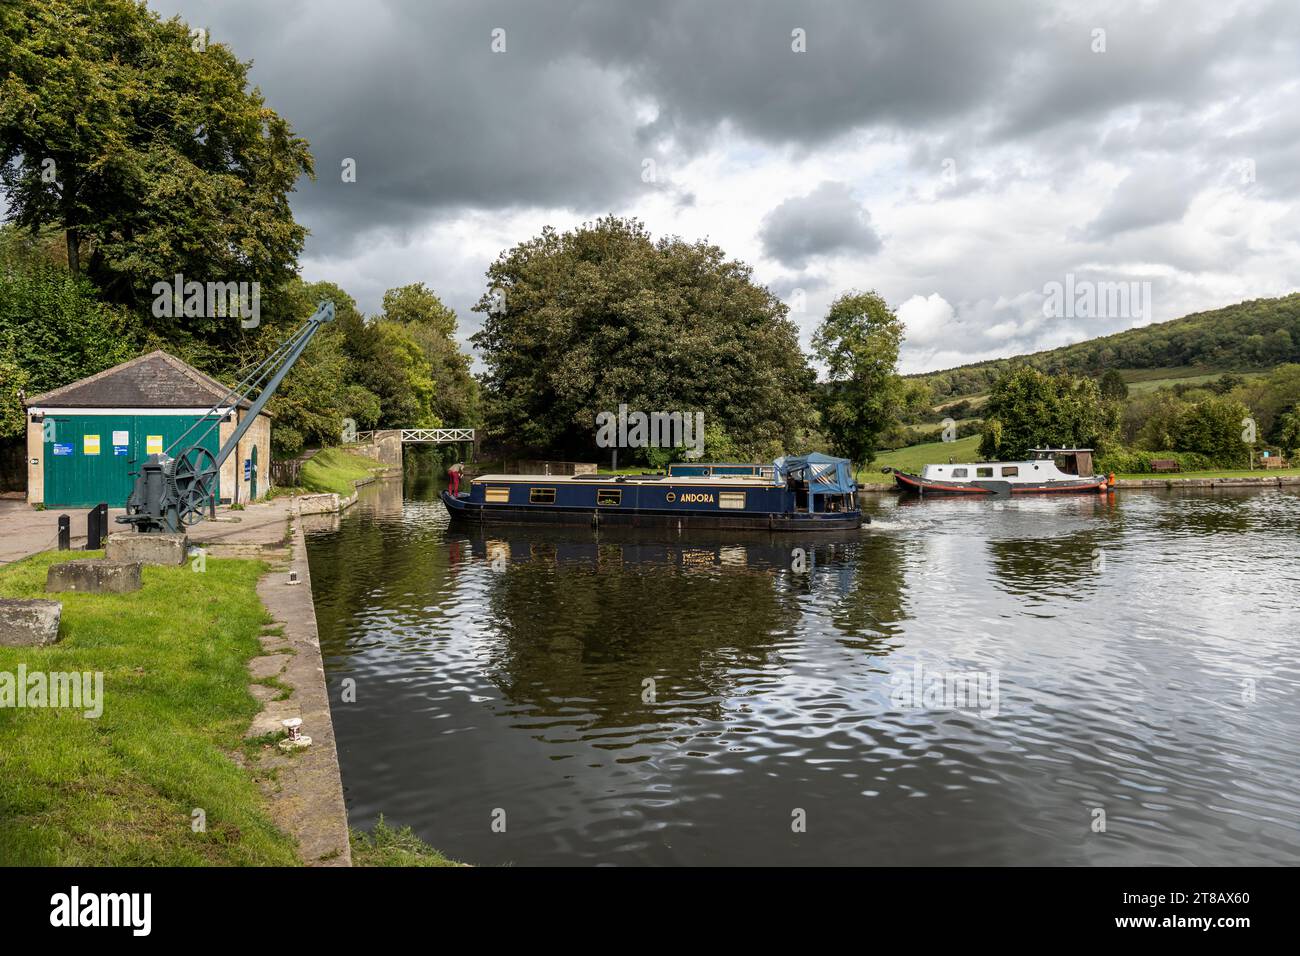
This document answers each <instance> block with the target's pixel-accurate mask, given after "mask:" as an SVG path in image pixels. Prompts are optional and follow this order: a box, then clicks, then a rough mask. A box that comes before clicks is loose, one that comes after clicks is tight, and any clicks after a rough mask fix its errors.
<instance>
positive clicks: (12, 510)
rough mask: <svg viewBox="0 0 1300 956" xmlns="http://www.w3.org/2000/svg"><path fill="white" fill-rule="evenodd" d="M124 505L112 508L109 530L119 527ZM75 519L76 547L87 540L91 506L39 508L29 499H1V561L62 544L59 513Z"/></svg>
mask: <svg viewBox="0 0 1300 956" xmlns="http://www.w3.org/2000/svg"><path fill="white" fill-rule="evenodd" d="M122 513H123V512H122V509H121V508H110V509H108V530H109V531H110V532H112V531H116V530H117V527H116V526H115V523H114V521H113V519H114V518H116V517H117V516H118V515H120V514H122ZM62 514H66V515H67V516H68V517H69V518H71V519H72V521H71V531H72V547H73V548H74V549H79V548H82V547H84V546H85V544H86V518H87V515H89V514H90V509H89V508H60V509H56V510H53V511H37V510H35V509H34V508H32V506H31V505H29V504H27V502H25V501H14V500H12V499H8V498H6V499H0V564H9V563H10V562H12V561H18V560H21V559H22V558H25V557H27V556H28V555H31V554H37V553H38V552H41V551H50V550H52V549H54V548H57V547H58V546H59V515H62Z"/></svg>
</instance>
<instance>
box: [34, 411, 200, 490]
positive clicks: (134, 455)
mask: <svg viewBox="0 0 1300 956" xmlns="http://www.w3.org/2000/svg"><path fill="white" fill-rule="evenodd" d="M197 419H198V416H197V415H77V414H70V415H59V414H51V415H47V416H46V419H45V421H46V424H45V433H44V449H43V453H44V462H43V468H44V471H45V504H46V506H47V507H50V508H93V507H94V506H95V505H97V504H99V503H100V502H101V501H103V502H107V503H108V506H109V507H110V508H121V507H122V506H123V505H125V504H126V499H127V497H128V496H129V495H130V494H131V488H132V485H133V484H134V482H135V478H134V477H133V476H132V475H131V472H133V471H138V470H139V468H140V466H141V465H142V464H144V461H145V459H146V458H148V457H149V455H150V454H152V453H153V452H154V451H157V450H159V449H162V450H166V449H167V448H168V446H169V445H171V443H172V442H174V441H176V439H178V438H180V436H181V435H182V434H184V433H185V430H186V429H187V428H189V427H190V426H191V425H193V424H194V422H195V421H196V420H197ZM207 427H208V426H207V425H206V424H205V425H201V426H199V427H198V428H196V429H194V431H193V432H191V433H190V434H189V435H188V436H187V437H186V439H185V442H184V445H185V447H186V448H188V447H189V446H190V445H192V444H196V443H197V440H198V437H199V435H200V434H201V433H202V432H203V431H204V430H205V429H206V428H207ZM202 444H203V446H204V447H205V448H207V449H208V451H210V452H212V453H213V454H214V455H215V454H216V453H217V450H218V449H219V448H220V445H219V444H218V443H217V429H215V428H214V429H212V432H211V434H209V435H208V436H207V437H206V438H204V439H203V441H202ZM182 450H183V449H182V448H180V447H177V448H173V449H171V453H172V454H173V455H174V454H179V453H180V452H181V451H182Z"/></svg>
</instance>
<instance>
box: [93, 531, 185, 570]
mask: <svg viewBox="0 0 1300 956" xmlns="http://www.w3.org/2000/svg"><path fill="white" fill-rule="evenodd" d="M189 548H190V539H189V535H186V534H183V533H182V534H165V533H158V534H139V533H137V532H134V531H119V532H118V533H117V534H110V535H109V536H108V548H107V550H106V551H105V552H104V553H105V555H106V556H107V557H108V558H109V559H110V560H112V561H139V562H140V563H141V564H166V565H175V566H179V565H182V564H184V563H185V558H186V557H187V556H188V554H189Z"/></svg>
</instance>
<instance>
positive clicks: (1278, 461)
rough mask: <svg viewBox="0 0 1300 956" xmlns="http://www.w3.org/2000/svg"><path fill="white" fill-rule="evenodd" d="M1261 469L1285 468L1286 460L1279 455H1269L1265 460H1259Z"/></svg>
mask: <svg viewBox="0 0 1300 956" xmlns="http://www.w3.org/2000/svg"><path fill="white" fill-rule="evenodd" d="M1259 466H1260V467H1261V468H1286V467H1287V463H1286V459H1285V458H1282V457H1281V456H1279V455H1269V456H1268V457H1267V458H1261V459H1259Z"/></svg>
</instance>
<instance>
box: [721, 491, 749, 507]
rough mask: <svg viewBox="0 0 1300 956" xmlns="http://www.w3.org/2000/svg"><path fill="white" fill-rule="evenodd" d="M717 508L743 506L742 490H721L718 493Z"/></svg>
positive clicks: (743, 495)
mask: <svg viewBox="0 0 1300 956" xmlns="http://www.w3.org/2000/svg"><path fill="white" fill-rule="evenodd" d="M718 507H719V508H739V509H740V510H742V511H743V510H744V508H745V493H744V492H743V491H723V492H720V493H719V494H718Z"/></svg>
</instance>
